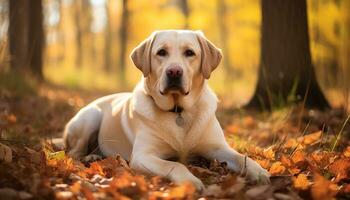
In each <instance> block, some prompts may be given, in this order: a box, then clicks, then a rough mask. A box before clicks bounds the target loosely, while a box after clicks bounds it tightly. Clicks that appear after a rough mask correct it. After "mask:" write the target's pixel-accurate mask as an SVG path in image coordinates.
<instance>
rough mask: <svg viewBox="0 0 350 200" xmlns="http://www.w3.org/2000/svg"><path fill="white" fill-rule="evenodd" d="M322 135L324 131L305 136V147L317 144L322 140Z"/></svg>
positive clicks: (303, 140)
mask: <svg viewBox="0 0 350 200" xmlns="http://www.w3.org/2000/svg"><path fill="white" fill-rule="evenodd" d="M321 135H322V131H317V132H315V133H311V134H308V135H305V136H303V137H302V143H303V144H304V145H310V144H313V143H315V142H317V141H318V140H319V139H320V137H321Z"/></svg>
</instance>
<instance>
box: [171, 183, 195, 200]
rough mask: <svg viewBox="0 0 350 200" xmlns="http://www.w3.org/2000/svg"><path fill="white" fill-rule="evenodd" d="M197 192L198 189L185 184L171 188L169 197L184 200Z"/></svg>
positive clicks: (190, 184)
mask: <svg viewBox="0 0 350 200" xmlns="http://www.w3.org/2000/svg"><path fill="white" fill-rule="evenodd" d="M195 191H196V189H195V187H194V186H193V184H192V183H190V182H184V183H183V184H181V185H179V186H176V187H174V188H171V190H170V191H169V195H170V197H171V198H174V199H184V198H185V197H188V196H192V195H193V193H194V192H195ZM190 199H191V198H190Z"/></svg>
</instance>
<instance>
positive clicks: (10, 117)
mask: <svg viewBox="0 0 350 200" xmlns="http://www.w3.org/2000/svg"><path fill="white" fill-rule="evenodd" d="M6 118H7V121H8V122H9V123H11V124H14V123H16V122H17V117H16V116H15V115H14V114H10V115H7V117H6Z"/></svg>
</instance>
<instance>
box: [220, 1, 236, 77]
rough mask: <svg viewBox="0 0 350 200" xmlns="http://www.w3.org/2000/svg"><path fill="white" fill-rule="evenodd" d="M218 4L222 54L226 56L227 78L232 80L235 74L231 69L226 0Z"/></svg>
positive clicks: (224, 60)
mask: <svg viewBox="0 0 350 200" xmlns="http://www.w3.org/2000/svg"><path fill="white" fill-rule="evenodd" d="M217 3H218V9H217V15H218V25H219V34H220V40H221V47H222V52H223V54H224V58H223V62H224V67H225V71H226V76H227V78H232V77H233V74H234V73H233V68H231V62H230V50H229V45H228V42H227V40H228V30H227V26H226V24H225V22H226V20H225V18H226V14H227V8H226V5H225V1H224V0H218V1H217Z"/></svg>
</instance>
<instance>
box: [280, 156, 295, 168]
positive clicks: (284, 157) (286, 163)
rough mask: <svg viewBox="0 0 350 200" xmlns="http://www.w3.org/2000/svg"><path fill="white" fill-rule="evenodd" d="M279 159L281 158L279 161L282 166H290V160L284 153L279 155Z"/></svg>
mask: <svg viewBox="0 0 350 200" xmlns="http://www.w3.org/2000/svg"><path fill="white" fill-rule="evenodd" d="M280 160H281V162H282V164H283V165H284V166H286V167H290V166H292V162H291V160H290V159H289V158H287V157H286V156H285V155H281V159H280Z"/></svg>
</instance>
